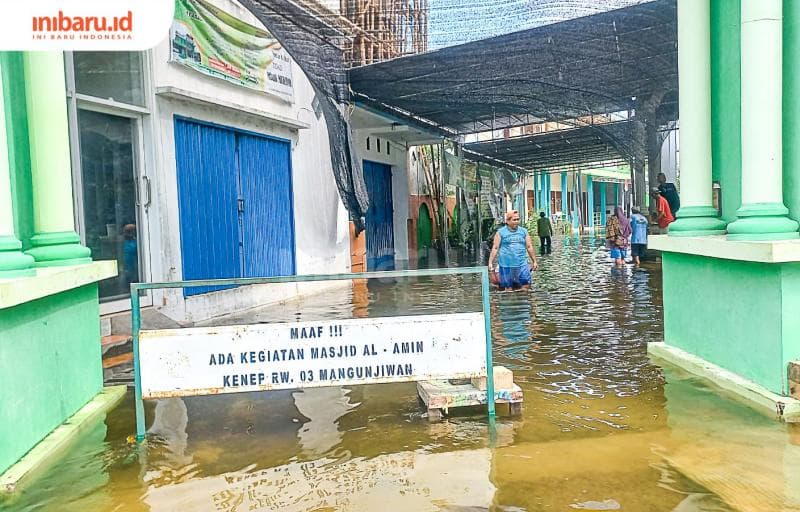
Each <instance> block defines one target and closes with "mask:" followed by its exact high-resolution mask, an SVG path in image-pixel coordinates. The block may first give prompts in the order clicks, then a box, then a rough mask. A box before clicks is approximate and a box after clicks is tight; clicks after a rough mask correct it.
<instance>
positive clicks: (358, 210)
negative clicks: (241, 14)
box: [240, 0, 369, 233]
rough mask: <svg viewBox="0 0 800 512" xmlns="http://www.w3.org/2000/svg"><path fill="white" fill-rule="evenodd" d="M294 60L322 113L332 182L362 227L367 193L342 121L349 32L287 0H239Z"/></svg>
mask: <svg viewBox="0 0 800 512" xmlns="http://www.w3.org/2000/svg"><path fill="white" fill-rule="evenodd" d="M240 2H241V3H242V5H244V6H245V7H246V8H247V9H249V10H250V11H251V12H252V13H253V14H254V15H255V16H256V17H257V18H258V19H259V20H260V21H261V23H263V24H264V26H265V27H266V28H267V30H269V31H270V32H271V33H272V35H273V36H275V38H276V39H277V40H278V41H279V42H280V43H281V45H282V46H283V47H284V48H285V49H286V51H287V52H289V55H291V56H292V58H293V59H294V60H295V62H297V64H298V65H299V66H300V68H301V69H302V70H303V72H304V73H305V74H306V76H307V77H308V79H309V81H310V82H311V85H312V86H313V87H314V91H315V93H316V95H317V100H318V101H319V104H320V109H321V110H322V112H323V114H324V116H325V123H326V125H327V128H328V138H329V141H330V150H331V162H332V164H333V173H334V177H335V179H336V186H337V188H338V189H339V195H340V196H341V198H342V202H343V203H344V205H345V207H346V208H347V211H348V212H349V214H350V219H351V220H352V221H354V223H355V226H356V233H359V232H361V230H363V228H364V225H363V217H364V215H365V213H366V211H367V208H369V197H368V196H367V189H366V185H365V184H364V176H363V171H362V167H361V163H360V161H359V159H358V158H357V157H356V154H355V150H354V147H353V141H352V138H351V134H350V130H349V127H348V124H347V121H346V119H345V117H344V115H343V113H342V111H343V109H344V108H346V107H345V106H344V105H343V103H344V102H345V101H347V100H349V93H348V85H347V73H346V71H345V68H346V66H345V62H344V48H346V47H347V45H348V44H349V34H347V32H345V31H343V30H342V29H341V28H340V27H338V26H337V25H336V23H334V22H333V20H332V18H331V17H327V18H326V17H323V16H320V15H318V14H317V13H315V12H314V11H313V10H310V9H309V7H308V6H304V5H301V4H299V3H296V2H294V1H291V0H240Z"/></svg>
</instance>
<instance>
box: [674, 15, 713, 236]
mask: <svg viewBox="0 0 800 512" xmlns="http://www.w3.org/2000/svg"><path fill="white" fill-rule="evenodd" d="M678 88H679V90H680V96H679V98H678V108H679V110H680V123H681V124H680V134H679V136H680V144H681V209H680V211H678V219H677V220H676V221H675V222H674V223H672V224H671V225H670V227H669V234H670V235H672V236H703V235H721V234H724V233H725V222H723V221H722V220H721V219H720V218H719V217H717V210H716V209H714V207H713V206H712V187H711V3H710V0H678Z"/></svg>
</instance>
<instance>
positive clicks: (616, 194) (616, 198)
mask: <svg viewBox="0 0 800 512" xmlns="http://www.w3.org/2000/svg"><path fill="white" fill-rule="evenodd" d="M621 205H622V203H620V202H619V182H617V183H614V207H617V206H621ZM640 208H641V206H640Z"/></svg>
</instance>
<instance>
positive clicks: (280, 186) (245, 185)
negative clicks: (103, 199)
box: [175, 118, 295, 296]
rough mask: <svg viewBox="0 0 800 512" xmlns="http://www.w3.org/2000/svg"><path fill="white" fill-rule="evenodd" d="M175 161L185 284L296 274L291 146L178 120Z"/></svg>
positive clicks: (203, 290)
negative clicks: (199, 281)
mask: <svg viewBox="0 0 800 512" xmlns="http://www.w3.org/2000/svg"><path fill="white" fill-rule="evenodd" d="M175 158H176V164H177V174H178V208H179V212H180V226H181V253H182V263H183V278H184V279H186V280H190V279H216V278H224V277H271V276H285V275H292V274H294V273H295V253H294V248H295V237H294V213H293V206H292V205H293V201H292V172H291V148H290V145H289V142H288V141H283V140H278V139H273V138H269V137H266V136H260V135H258V134H253V133H249V132H242V131H239V130H233V129H229V128H226V127H221V126H216V125H210V124H206V123H198V122H194V121H190V120H186V119H180V118H176V119H175ZM219 289H221V287H203V288H187V289H185V290H184V295H186V296H189V295H196V294H199V293H206V292H209V291H214V290H219Z"/></svg>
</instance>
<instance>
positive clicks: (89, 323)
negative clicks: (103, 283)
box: [0, 284, 103, 473]
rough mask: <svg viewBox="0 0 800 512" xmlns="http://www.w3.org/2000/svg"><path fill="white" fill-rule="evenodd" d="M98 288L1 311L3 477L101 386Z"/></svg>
mask: <svg viewBox="0 0 800 512" xmlns="http://www.w3.org/2000/svg"><path fill="white" fill-rule="evenodd" d="M99 316H100V311H99V306H98V298H97V284H91V285H87V286H83V287H81V288H76V289H73V290H70V291H67V292H63V293H59V294H57V295H52V296H49V297H44V298H42V299H39V300H36V301H32V302H28V303H25V304H21V305H19V306H15V307H11V308H8V309H0V376H1V378H2V386H0V411H1V414H0V415H1V416H2V421H0V440H2V442H0V473H2V472H3V471H5V470H6V469H8V467H9V466H11V465H12V464H13V463H15V462H16V461H17V460H19V458H20V457H22V456H23V455H25V453H27V452H28V451H29V450H30V449H31V448H33V446H35V445H36V443H38V442H39V441H40V440H41V439H42V438H43V437H44V436H46V435H47V434H48V433H50V432H51V431H52V430H53V429H55V428H56V427H58V426H59V425H60V424H61V423H63V422H64V421H65V420H66V419H67V418H69V417H70V416H72V415H73V414H74V413H75V412H77V411H78V409H80V408H81V407H82V406H84V405H85V404H86V403H87V402H88V401H89V400H91V399H92V398H94V396H95V395H96V394H97V393H98V392H100V390H101V389H102V387H103V370H102V366H101V353H100V322H99V320H98V318H99Z"/></svg>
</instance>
